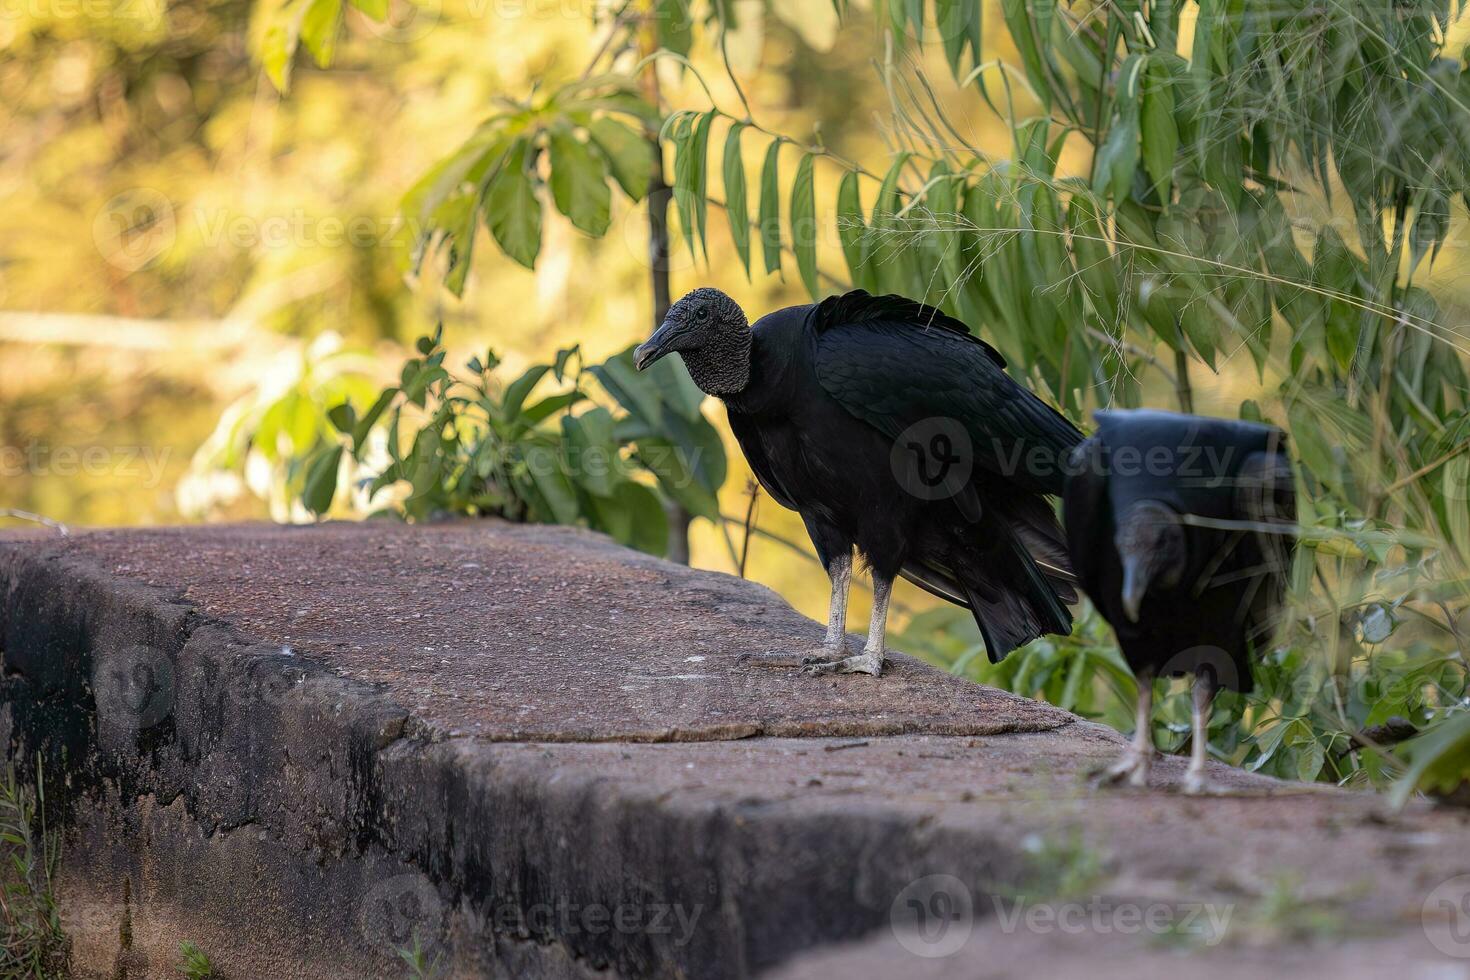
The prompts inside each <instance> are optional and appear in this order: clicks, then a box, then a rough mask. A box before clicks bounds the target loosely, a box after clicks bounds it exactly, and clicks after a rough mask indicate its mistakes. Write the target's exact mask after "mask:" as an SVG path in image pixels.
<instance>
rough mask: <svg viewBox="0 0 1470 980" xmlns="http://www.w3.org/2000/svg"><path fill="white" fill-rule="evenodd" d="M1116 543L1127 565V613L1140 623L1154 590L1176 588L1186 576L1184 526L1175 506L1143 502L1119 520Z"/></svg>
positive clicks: (1130, 508) (1125, 572)
mask: <svg viewBox="0 0 1470 980" xmlns="http://www.w3.org/2000/svg"><path fill="white" fill-rule="evenodd" d="M1113 544H1114V546H1115V547H1116V548H1117V549H1118V558H1119V560H1120V561H1121V562H1122V563H1123V587H1122V589H1123V594H1122V599H1123V611H1124V612H1125V613H1126V614H1127V615H1128V618H1129V619H1130V620H1131V621H1133V622H1135V623H1136V622H1138V610H1139V608H1140V607H1141V606H1142V605H1143V597H1144V596H1145V595H1147V594H1148V592H1149V590H1150V589H1154V588H1158V589H1172V588H1174V587H1175V586H1177V585H1178V584H1179V581H1180V579H1182V578H1183V577H1184V569H1185V565H1186V563H1187V562H1188V560H1189V553H1188V551H1187V549H1186V548H1185V542H1184V527H1183V525H1181V524H1180V522H1179V515H1178V514H1176V513H1175V512H1174V509H1173V508H1172V507H1168V506H1166V505H1164V504H1161V503H1159V502H1158V501H1156V500H1140V501H1139V502H1138V503H1136V504H1134V505H1132V506H1131V507H1129V508H1128V510H1126V511H1125V512H1124V513H1123V516H1122V518H1121V519H1120V520H1119V521H1118V529H1117V531H1116V532H1114V534H1113Z"/></svg>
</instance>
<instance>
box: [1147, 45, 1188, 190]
mask: <svg viewBox="0 0 1470 980" xmlns="http://www.w3.org/2000/svg"><path fill="white" fill-rule="evenodd" d="M1142 133H1143V165H1144V169H1145V170H1146V171H1147V172H1148V175H1149V179H1150V180H1151V181H1152V182H1153V186H1154V190H1155V191H1157V192H1158V195H1159V199H1160V200H1162V201H1163V202H1164V203H1165V204H1167V203H1168V201H1169V187H1170V183H1171V181H1172V180H1173V176H1174V155H1175V154H1176V153H1177V152H1178V150H1179V129H1178V126H1177V125H1176V124H1175V122H1174V82H1173V78H1172V77H1171V76H1170V73H1169V67H1168V65H1166V64H1165V63H1164V62H1163V61H1161V60H1158V59H1155V58H1150V59H1149V61H1148V65H1147V67H1146V69H1145V71H1144V74H1143V112H1142Z"/></svg>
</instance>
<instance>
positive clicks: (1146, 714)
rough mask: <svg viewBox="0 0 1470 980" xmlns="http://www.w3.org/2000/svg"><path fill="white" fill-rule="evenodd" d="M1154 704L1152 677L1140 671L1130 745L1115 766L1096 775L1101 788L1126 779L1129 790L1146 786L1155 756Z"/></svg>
mask: <svg viewBox="0 0 1470 980" xmlns="http://www.w3.org/2000/svg"><path fill="white" fill-rule="evenodd" d="M1153 701H1154V679H1153V675H1152V674H1150V673H1147V672H1144V671H1140V672H1139V674H1138V716H1137V719H1136V721H1135V724H1134V728H1133V741H1132V742H1131V743H1129V745H1128V748H1127V749H1125V750H1124V752H1123V755H1122V756H1121V757H1120V758H1119V759H1118V761H1117V762H1115V763H1113V764H1112V765H1111V766H1109V767H1108V768H1106V769H1104V770H1103V771H1102V772H1101V773H1099V774H1098V782H1099V783H1100V784H1103V785H1107V784H1110V783H1120V782H1122V781H1123V780H1124V779H1125V778H1126V779H1127V780H1128V785H1129V786H1135V787H1137V788H1139V789H1144V788H1146V787H1147V786H1148V770H1149V766H1150V765H1151V764H1152V763H1153V756H1154V731H1153Z"/></svg>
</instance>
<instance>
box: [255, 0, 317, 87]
mask: <svg viewBox="0 0 1470 980" xmlns="http://www.w3.org/2000/svg"><path fill="white" fill-rule="evenodd" d="M306 12H307V8H306V6H305V5H304V4H302V3H296V4H285V5H282V6H281V7H280V8H278V9H277V10H276V12H275V15H274V17H273V19H272V22H271V24H270V26H269V27H267V28H266V29H265V34H264V35H263V36H262V37H261V41H260V64H261V67H262V68H264V69H265V74H266V77H267V78H269V79H270V80H271V84H272V85H274V86H275V87H276V91H277V92H281V93H283V94H284V93H285V92H286V90H287V89H289V88H290V87H291V59H292V58H293V57H294V56H295V54H296V45H297V44H298V43H299V42H300V40H301V21H302V19H303V18H304V17H305V16H306Z"/></svg>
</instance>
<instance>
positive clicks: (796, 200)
mask: <svg viewBox="0 0 1470 980" xmlns="http://www.w3.org/2000/svg"><path fill="white" fill-rule="evenodd" d="M788 220H789V221H790V223H791V247H792V250H793V251H795V252H796V267H797V269H798V270H800V272H801V281H802V282H803V283H804V284H805V285H806V291H807V292H808V293H809V294H811V297H812V299H821V298H822V292H821V287H820V285H819V284H818V282H817V204H816V194H815V190H814V189H813V187H812V155H811V154H810V153H807V154H803V155H802V158H801V162H800V163H799V164H797V165H796V180H795V181H793V182H792V184H791V213H790V215H789V217H788Z"/></svg>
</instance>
